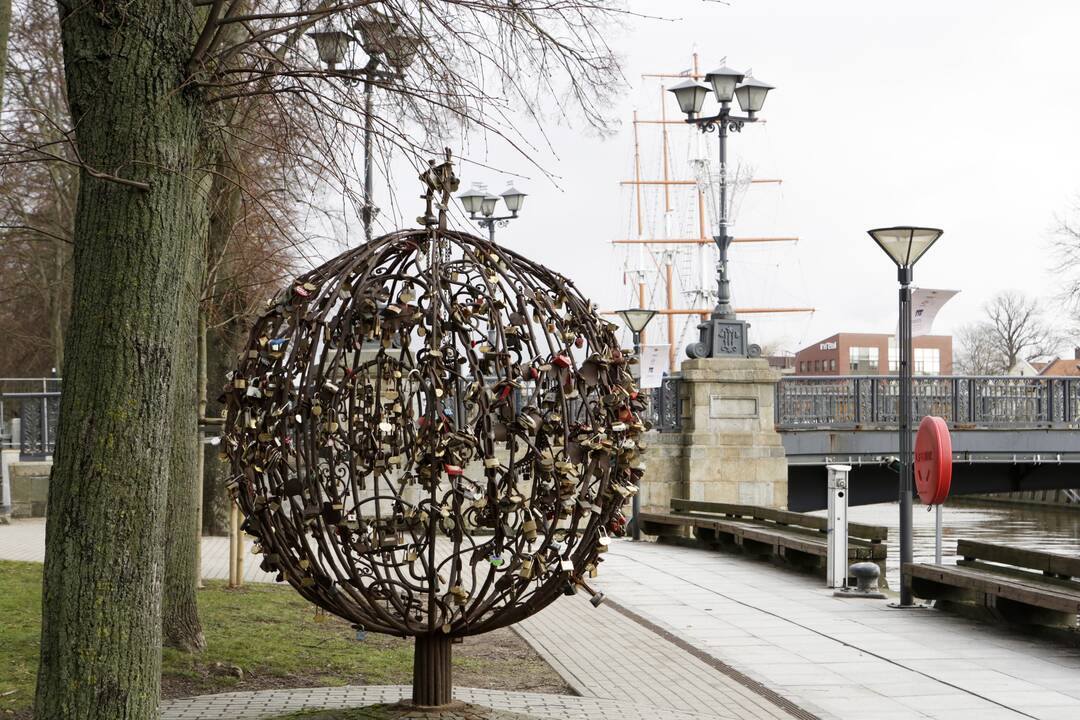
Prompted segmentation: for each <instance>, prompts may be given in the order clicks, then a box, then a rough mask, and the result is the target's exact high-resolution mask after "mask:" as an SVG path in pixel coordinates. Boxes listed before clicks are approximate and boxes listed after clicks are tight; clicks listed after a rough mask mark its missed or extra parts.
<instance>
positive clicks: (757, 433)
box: [642, 358, 787, 510]
mask: <svg viewBox="0 0 1080 720" xmlns="http://www.w3.org/2000/svg"><path fill="white" fill-rule="evenodd" d="M779 378H780V376H779V374H778V373H776V371H774V370H773V369H772V368H770V367H769V365H768V362H767V361H765V360H764V359H761V358H705V359H695V360H687V361H685V362H684V363H683V365H682V390H681V394H682V418H683V419H682V432H679V433H657V434H655V435H654V436H653V437H652V438H651V445H650V447H649V453H648V456H647V457H648V460H647V466H646V467H647V469H646V473H645V483H644V487H643V489H642V506H643V507H645V508H647V509H650V510H666V509H667V508H668V503H669V501H670V500H671V498H672V497H681V498H688V499H690V500H703V501H707V502H727V503H741V504H747V505H760V506H764V507H775V508H783V507H785V506H786V505H787V460H786V458H785V456H784V447H783V445H782V444H781V441H780V435H779V434H778V433H777V432H776V428H775V426H774V412H775V411H774V403H775V397H776V396H775V392H776V383H777V382H778V381H779Z"/></svg>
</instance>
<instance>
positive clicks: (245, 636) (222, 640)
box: [0, 561, 572, 720]
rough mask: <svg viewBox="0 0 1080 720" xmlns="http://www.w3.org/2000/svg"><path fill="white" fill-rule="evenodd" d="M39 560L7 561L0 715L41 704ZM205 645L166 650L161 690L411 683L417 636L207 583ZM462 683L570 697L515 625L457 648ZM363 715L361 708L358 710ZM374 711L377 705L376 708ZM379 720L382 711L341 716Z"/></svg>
mask: <svg viewBox="0 0 1080 720" xmlns="http://www.w3.org/2000/svg"><path fill="white" fill-rule="evenodd" d="M41 568H42V566H41V565H40V564H39V563H19V562H3V561H0V668H3V670H0V717H3V716H4V714H5V712H9V711H17V712H19V713H20V714H24V713H25V711H26V710H27V709H28V708H29V707H30V706H31V705H32V703H33V695H34V680H35V676H36V673H37V662H38V646H39V643H40V637H39V636H40V633H41V626H40V622H41ZM199 613H200V615H201V617H202V625H203V631H204V632H205V634H206V645H207V647H206V651H205V652H203V653H200V654H198V655H191V654H188V653H184V652H179V651H177V650H171V649H165V650H164V652H163V654H162V695H163V696H164V697H167V698H168V697H186V696H189V695H204V694H209V693H217V692H229V691H233V690H260V689H267V688H279V687H280V688H287V687H320V686H325V685H407V684H409V683H410V682H411V681H412V641H411V640H403V639H399V638H391V637H386V636H383V635H376V634H374V633H370V634H368V636H367V638H366V639H365V640H363V641H362V642H361V641H357V640H356V632H355V631H354V630H353V629H352V628H351V627H349V625H348V623H345V622H343V621H341V620H338V619H337V618H334V617H331V616H324V618H320V619H321V620H322V621H321V622H317V621H316V620H315V610H314V607H313V606H312V605H310V604H309V603H308V602H307V601H306V600H304V599H302V598H301V597H300V596H299V595H297V594H296V593H295V592H294V591H293V590H292V588H290V587H288V586H287V585H265V584H249V585H246V586H245V587H244V588H242V589H239V590H230V589H228V588H227V587H226V585H225V583H224V582H215V581H212V582H209V583H207V587H206V589H204V590H202V591H200V593H199ZM454 683H455V684H456V685H460V686H463V687H481V688H493V689H505V690H521V691H528V692H546V693H562V694H567V693H571V692H572V691H571V690H570V689H569V688H568V687H567V686H566V684H565V683H564V682H563V681H562V679H561V678H560V677H559V676H558V674H557V673H555V671H554V670H552V669H551V667H550V666H548V665H547V663H545V662H544V661H543V660H542V659H540V657H539V656H538V655H536V654H535V653H534V652H533V651H532V649H531V648H530V647H529V646H528V645H527V644H526V643H525V642H524V641H523V640H521V638H520V637H518V636H517V634H516V633H514V632H513V631H512V630H509V629H504V630H498V631H495V632H493V633H489V634H487V635H481V636H479V637H476V638H467V639H466V640H465V642H464V643H463V644H461V645H456V646H454ZM357 712H359V711H357ZM372 712H376V711H375V710H373V711H372ZM342 717H343V720H344V718H348V720H353V718H354V717H355V718H356V720H368V719H369V717H370V718H371V720H381V718H382V717H384V716H383V715H370V716H368V715H363V714H360V715H355V716H351V715H350V716H342Z"/></svg>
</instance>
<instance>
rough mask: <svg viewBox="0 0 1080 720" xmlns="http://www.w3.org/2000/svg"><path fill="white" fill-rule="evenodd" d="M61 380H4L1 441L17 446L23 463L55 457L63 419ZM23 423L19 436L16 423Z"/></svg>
mask: <svg viewBox="0 0 1080 720" xmlns="http://www.w3.org/2000/svg"><path fill="white" fill-rule="evenodd" d="M60 385H61V382H60V379H59V378H0V421H2V422H0V427H2V428H3V430H2V431H0V441H2V442H3V444H4V446H5V447H8V446H15V445H17V446H18V448H19V455H20V457H21V459H24V460H33V459H41V458H45V457H47V456H49V455H52V454H53V451H54V449H55V447H56V425H57V421H58V420H59V418H60ZM14 418H18V420H19V428H20V430H19V435H18V437H17V438H16V437H15V436H14V435H15V434H14V432H13V431H12V428H13V423H12V422H11V420H12V419H14Z"/></svg>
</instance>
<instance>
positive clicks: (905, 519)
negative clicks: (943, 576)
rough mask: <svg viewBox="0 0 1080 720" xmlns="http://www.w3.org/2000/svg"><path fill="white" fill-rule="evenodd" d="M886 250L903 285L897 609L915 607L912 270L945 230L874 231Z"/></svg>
mask: <svg viewBox="0 0 1080 720" xmlns="http://www.w3.org/2000/svg"><path fill="white" fill-rule="evenodd" d="M869 233H870V237H872V238H874V242H876V243H877V244H878V245H879V246H880V247H881V249H882V250H884V251H885V252H886V253H887V254H888V256H889V257H890V258H892V261H893V262H894V263H896V267H897V278H898V279H899V281H900V322H899V335H900V337H899V338H898V344H899V346H900V348H899V350H900V368H899V370H900V416H899V422H898V424H899V427H900V604H899V605H895V606H894V607H902V608H908V607H915V602H914V600H913V598H912V595H911V584H910V583H908V582H905V581H904V573H905V569H904V568H905V566H906V565H907V564H909V563H911V562H912V561H913V559H914V552H913V544H912V527H911V505H912V502H913V485H914V483H913V482H912V466H913V464H914V458H913V457H912V444H911V371H912V362H911V357H912V352H911V279H912V272H911V269H912V267H914V265H915V263H916V262H917V261H918V260H919V258H920V257H922V256H923V254H924V253H925V252H926V251H927V250H929V249H930V246H931V245H933V244H934V243H935V242H937V239H938V238H939V237H941V233H942V231H941V230H938V229H936V228H920V227H909V226H901V227H889V228H878V229H876V230H870V231H869Z"/></svg>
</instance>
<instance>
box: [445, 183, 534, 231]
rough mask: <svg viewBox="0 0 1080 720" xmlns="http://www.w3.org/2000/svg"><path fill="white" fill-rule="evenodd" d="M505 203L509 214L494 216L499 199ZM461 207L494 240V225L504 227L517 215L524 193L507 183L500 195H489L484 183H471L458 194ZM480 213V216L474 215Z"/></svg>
mask: <svg viewBox="0 0 1080 720" xmlns="http://www.w3.org/2000/svg"><path fill="white" fill-rule="evenodd" d="M500 198H501V199H502V201H503V202H504V203H505V204H506V209H507V210H509V211H510V214H509V215H502V216H500V217H495V209H496V207H498V205H499V199H500ZM458 200H460V201H461V207H463V208H464V209H465V212H467V213H469V219H470V220H474V221H476V224H477V225H479V226H480V227H482V228H486V229H487V231H488V239H489V240H491V242H495V225H496V224H498V225H499V226H501V227H505V226H506V225H507V223H509V222H510V221H511V220H513V219H514V218H516V217H517V216H518V212H519V211H520V210H521V205H522V203H524V202H525V193H523V192H521V191H520V190H518V189H517V188H515V187H514V186H513V185H512V184H510V183H507V188H506V190H504V191H503V192H502V193H501V194H500V195H489V194H488V193H487V190H486V189H485V186H484V185H481V184H480V183H473V186H472V187H471V188H470V189H469V190H466V191H465V192H463V193H460V194H459V195H458ZM477 213H480V215H482V217H476V214H477Z"/></svg>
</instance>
